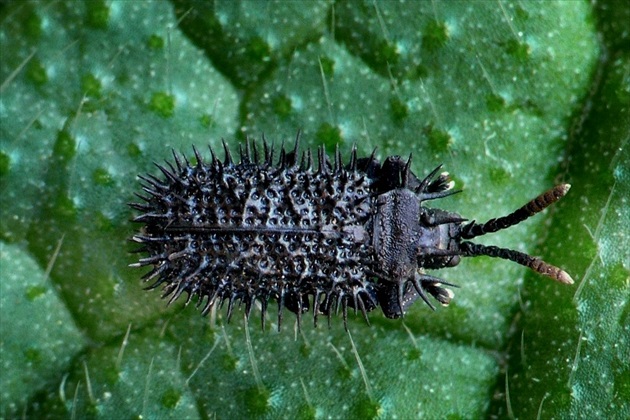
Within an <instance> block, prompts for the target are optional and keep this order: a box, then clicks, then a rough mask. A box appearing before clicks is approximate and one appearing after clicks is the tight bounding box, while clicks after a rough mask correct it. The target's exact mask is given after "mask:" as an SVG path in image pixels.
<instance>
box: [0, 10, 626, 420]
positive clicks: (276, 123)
mask: <svg viewBox="0 0 630 420" xmlns="http://www.w3.org/2000/svg"><path fill="white" fill-rule="evenodd" d="M0 10H1V11H0V13H1V16H2V20H1V24H0V41H1V54H2V61H1V63H0V83H1V86H0V89H1V94H2V97H1V102H0V189H1V194H2V204H1V205H2V216H1V220H0V233H1V236H0V238H1V239H2V241H3V242H4V244H3V248H2V266H1V279H0V285H1V286H2V289H1V291H2V296H0V302H1V303H2V305H1V306H0V315H2V318H1V319H0V321H1V323H2V325H1V328H0V332H1V337H0V343H1V347H0V349H1V352H2V353H1V355H2V365H3V368H4V369H3V373H2V376H1V384H2V402H1V403H0V404H1V407H0V416H3V417H13V416H16V415H22V414H24V415H25V416H26V417H33V418H41V417H86V416H89V417H101V418H130V417H139V416H142V417H151V418H154V417H164V418H197V417H199V418H208V417H218V418H241V417H255V418H276V417H286V418H295V417H302V418H314V417H335V418H338V417H345V418H373V417H387V418H389V417H393V416H398V417H399V418H410V417H431V418H444V417H450V418H479V417H495V416H496V417H506V416H507V417H520V418H531V417H535V416H537V415H541V416H542V417H556V418H575V417H589V418H593V417H609V418H624V417H628V414H629V411H630V408H629V406H628V402H627V401H630V371H629V368H628V363H627V360H629V359H630V354H629V352H628V348H630V343H629V342H630V330H629V327H628V326H629V325H630V318H629V317H630V315H629V314H630V311H629V309H628V308H629V307H630V305H629V304H628V298H629V297H630V296H629V295H630V280H629V272H630V257H629V254H628V251H627V250H628V249H629V248H630V247H629V246H628V243H629V240H628V237H629V236H630V235H629V232H628V228H627V226H628V225H629V223H630V216H629V214H630V213H629V210H628V208H630V206H628V203H627V200H628V197H630V174H629V173H628V168H629V167H630V157H629V155H628V154H629V152H628V138H629V133H630V122H629V120H630V118H629V117H628V115H630V112H629V109H628V108H629V102H630V88H629V86H630V82H629V79H628V74H630V57H629V56H628V53H627V51H628V43H629V38H628V34H627V31H624V29H623V28H624V24H623V22H627V19H626V18H628V17H630V12H629V8H628V6H627V5H624V4H622V2H611V3H596V4H594V5H591V4H588V3H586V2H543V3H530V2H513V3H512V2H498V3H490V2H439V1H438V2H435V1H434V2H405V3H398V2H392V1H384V2H380V1H379V2H374V1H366V2H345V1H337V2H334V3H333V2H329V1H321V2H264V3H263V2H243V1H231V2H230V1H214V2H205V1H195V0H173V1H172V2H171V3H168V2H149V1H145V2H127V1H90V2H81V3H79V2H68V1H57V2H25V1H20V2H14V3H9V4H8V5H6V6H4V8H3V9H0ZM626 26H627V25H626ZM598 36H599V37H600V38H601V39H602V40H603V44H601V45H600V44H599V43H598V42H597V39H598ZM298 129H301V131H302V143H303V147H314V146H316V145H319V144H324V145H325V146H326V147H327V148H328V150H329V151H332V150H333V147H334V145H335V144H339V145H340V148H341V150H342V152H343V153H344V155H345V154H347V152H348V151H349V150H350V148H351V147H352V144H353V143H356V144H357V145H358V148H359V150H360V152H361V153H362V154H369V153H371V152H372V150H373V148H374V147H378V152H377V154H378V156H379V157H380V158H383V157H385V156H387V155H390V154H401V155H405V156H406V155H408V154H409V153H412V154H413V170H414V171H415V172H416V173H417V174H419V175H422V174H425V173H427V172H429V171H430V170H431V169H433V168H434V167H435V166H437V165H438V164H440V163H443V164H444V167H445V169H446V170H448V171H450V172H451V174H452V176H453V177H454V179H455V180H456V183H457V187H458V188H462V189H464V192H463V193H462V194H459V195H457V196H454V197H451V198H448V199H444V200H439V202H438V201H436V202H434V203H433V204H434V205H435V206H440V207H442V206H443V207H445V208H447V209H450V210H454V211H457V212H459V213H461V214H462V215H463V216H464V217H467V218H470V219H477V220H480V221H481V220H487V219H489V218H492V217H496V216H499V215H503V214H506V213H508V212H509V211H511V210H513V209H515V208H517V207H518V206H520V205H522V204H523V203H524V202H526V201H527V200H528V199H530V198H532V197H534V196H535V195H536V194H538V193H540V192H542V191H544V190H545V189H547V188H548V187H550V186H551V185H553V183H554V182H557V181H558V180H562V181H568V182H571V183H572V184H573V188H572V190H571V191H570V193H569V195H568V196H567V197H566V198H565V199H563V200H562V202H561V203H559V204H558V205H556V206H554V207H555V209H554V212H553V213H552V212H547V213H546V214H543V215H539V216H537V217H536V218H535V219H533V220H531V221H528V222H526V223H524V224H522V225H520V226H518V227H515V228H513V229H510V230H509V231H505V232H502V233H500V234H496V235H494V237H491V238H490V237H489V238H488V239H487V242H488V243H493V244H496V245H500V246H507V247H512V248H517V249H519V250H523V251H527V252H530V253H533V254H537V255H542V256H543V257H544V258H545V259H546V260H548V261H549V262H551V263H554V264H557V265H559V266H562V267H563V268H566V269H567V271H568V272H570V273H571V274H572V275H573V276H574V278H575V279H576V285H575V286H573V287H567V286H563V285H559V284H554V283H552V282H550V281H548V280H547V279H544V278H541V277H540V276H538V275H536V274H533V273H528V272H526V270H525V269H522V268H521V267H519V266H516V265H515V264H512V263H509V262H505V261H497V260H491V259H489V258H476V259H468V260H465V261H463V262H462V263H461V264H460V265H459V266H458V267H456V268H453V269H448V270H442V271H440V272H436V273H433V274H435V275H438V276H441V277H443V278H445V279H446V280H448V281H450V282H455V283H457V284H459V285H461V288H460V289H457V290H456V296H455V299H454V301H453V303H452V304H451V305H450V306H449V307H448V308H438V310H437V311H436V312H431V311H430V310H429V309H428V308H427V307H426V306H424V305H422V304H420V303H418V304H416V305H415V306H414V307H413V308H412V310H411V311H410V312H409V313H408V314H407V315H406V317H405V318H404V320H387V319H385V318H384V317H383V315H382V314H379V313H378V312H379V311H374V312H372V313H371V314H370V321H371V324H372V325H371V326H368V325H366V324H365V322H364V321H363V320H362V319H361V317H360V316H354V315H353V314H351V315H350V320H349V332H346V331H345V330H344V329H343V325H342V321H341V319H340V318H341V317H340V316H339V317H333V319H332V322H331V326H330V328H329V327H327V326H326V325H325V322H322V323H320V324H324V325H319V326H318V327H317V328H312V327H311V325H309V324H310V322H309V321H310V319H305V322H304V325H303V328H302V331H299V332H298V331H297V330H295V328H294V325H292V322H293V321H292V319H291V317H290V316H289V315H288V314H287V315H286V316H285V322H284V324H283V329H282V330H281V331H280V332H276V331H275V328H276V324H275V311H274V310H273V309H272V310H270V311H269V312H270V313H269V315H268V316H269V319H268V320H267V325H268V328H267V329H268V330H267V331H264V332H262V331H261V329H260V327H259V324H258V322H257V318H259V311H258V310H257V309H255V310H254V315H253V319H252V320H250V322H249V326H246V324H245V323H244V322H243V320H241V319H240V315H241V314H242V313H241V312H240V311H238V310H237V311H236V312H235V313H236V315H235V316H234V319H233V320H232V322H231V323H229V324H227V323H226V322H225V316H224V311H221V310H219V311H217V312H216V313H213V314H212V315H211V317H210V318H209V319H208V318H201V317H200V316H199V314H198V313H197V311H195V309H194V308H193V307H192V305H191V307H187V308H184V307H183V305H182V304H180V303H176V304H174V305H172V307H171V308H170V309H167V308H166V307H165V304H164V302H162V301H161V300H160V299H159V292H153V293H146V292H143V291H142V285H141V282H140V280H139V277H140V276H141V275H142V274H143V273H142V272H141V270H137V269H130V268H128V267H127V264H129V263H130V262H133V261H134V259H135V258H136V256H135V255H130V254H129V251H131V250H132V249H133V246H130V245H128V244H127V238H128V237H130V236H131V235H132V233H133V232H134V231H135V230H136V229H137V226H134V225H133V224H132V223H130V222H129V219H130V218H131V217H133V212H132V211H131V210H130V209H129V208H128V207H127V206H126V205H125V203H127V202H129V201H134V196H133V193H134V192H139V191H140V189H139V187H138V185H137V181H136V176H137V174H139V173H146V172H151V173H156V170H155V168H154V167H152V161H162V160H163V159H168V157H169V156H170V149H171V148H174V149H175V150H177V151H182V152H185V153H187V154H191V145H193V144H194V145H196V146H199V147H200V148H201V146H203V145H205V144H208V143H209V144H211V145H212V146H213V147H215V148H217V147H219V145H220V140H221V138H222V137H224V138H225V139H226V140H227V141H228V143H230V144H231V145H232V146H233V147H235V146H237V144H238V142H239V141H242V140H243V139H244V138H245V137H246V136H251V137H252V138H259V137H260V136H261V134H263V133H264V134H265V135H266V137H268V138H269V139H270V140H273V141H275V143H276V147H278V145H279V143H280V142H282V141H285V142H289V143H291V142H292V141H293V138H294V136H295V133H296V132H297V130H298ZM204 153H205V152H204ZM205 154H206V156H207V155H208V154H207V153H205ZM552 216H553V217H552ZM48 272H49V273H50V274H49V276H48ZM29 290H36V291H37V290H41V291H42V292H41V294H40V295H41V296H40V295H38V297H37V298H36V299H35V301H32V302H31V301H30V300H29V298H28V297H29V296H30V294H29V292H28V291H29ZM44 315H46V317H44ZM24 325H31V326H32V328H31V329H30V330H29V329H25V328H24ZM24 330H26V333H24ZM37 331H46V334H36V332H37ZM30 334H32V336H31V335H30ZM60 340H62V341H64V342H68V343H71V344H68V345H67V346H63V347H60V346H59V345H58V343H59V342H60ZM25 343H31V344H25ZM29 346H30V347H29ZM32 349H35V350H36V351H30V350H32ZM29 355H31V356H33V355H37V357H36V358H38V360H37V361H35V362H33V360H31V359H32V358H31V359H29ZM33 357H35V356H33ZM24 364H26V367H25V368H23V369H22V368H21V366H22V365H24ZM16 366H18V367H16ZM35 378H39V380H35Z"/></svg>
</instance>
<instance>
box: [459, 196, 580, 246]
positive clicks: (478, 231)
mask: <svg viewBox="0 0 630 420" xmlns="http://www.w3.org/2000/svg"><path fill="white" fill-rule="evenodd" d="M569 188H571V185H570V184H560V185H556V186H555V187H553V188H552V189H550V190H548V191H546V192H544V193H542V194H540V195H539V196H538V197H536V198H534V199H533V200H531V201H529V202H528V203H527V204H525V205H524V206H523V207H521V208H520V209H518V210H516V211H514V212H512V213H510V214H508V215H507V216H503V217H499V218H497V219H490V220H488V221H487V222H486V223H481V224H478V223H475V222H474V221H473V222H471V223H469V224H468V225H466V226H463V227H462V230H461V234H460V237H461V238H462V239H472V238H475V237H477V236H481V235H485V234H486V233H492V232H496V231H499V230H502V229H506V228H509V227H510V226H514V225H517V224H519V223H521V222H522V221H523V220H525V219H527V218H529V217H531V216H533V215H535V214H536V213H540V212H541V211H543V210H544V209H546V208H547V207H549V206H550V205H552V204H553V203H555V202H556V201H558V200H560V199H561V198H562V197H564V196H565V195H566V193H567V192H568V191H569Z"/></svg>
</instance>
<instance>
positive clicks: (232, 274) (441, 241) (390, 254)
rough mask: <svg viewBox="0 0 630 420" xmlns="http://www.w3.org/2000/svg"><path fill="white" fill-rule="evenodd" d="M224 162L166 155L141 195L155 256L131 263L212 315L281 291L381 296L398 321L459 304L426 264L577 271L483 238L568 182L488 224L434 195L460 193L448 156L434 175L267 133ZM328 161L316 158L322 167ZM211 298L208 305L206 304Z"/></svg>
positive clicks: (345, 303) (366, 304) (566, 279)
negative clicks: (490, 262) (414, 308)
mask: <svg viewBox="0 0 630 420" xmlns="http://www.w3.org/2000/svg"><path fill="white" fill-rule="evenodd" d="M224 148H225V159H224V160H223V161H221V160H219V159H217V158H216V156H215V153H214V151H213V150H212V149H210V153H211V160H210V161H209V162H208V163H205V162H204V161H203V159H202V157H201V155H200V154H199V152H198V151H197V149H194V148H193V149H194V153H195V157H196V160H197V162H196V164H194V165H191V164H190V163H189V162H188V160H187V159H186V158H185V157H184V160H183V161H182V158H181V157H179V156H178V155H177V154H176V153H175V152H173V156H174V160H175V166H173V165H171V164H170V163H168V162H167V167H165V166H162V165H159V164H156V165H157V167H158V168H159V169H160V171H161V172H162V173H163V175H164V177H163V178H162V179H160V178H157V177H154V176H152V175H148V176H141V179H142V180H143V181H144V184H143V190H144V191H145V192H146V193H147V194H148V196H141V195H140V196H139V197H140V198H141V199H142V200H143V201H144V202H145V203H142V204H137V203H132V204H130V205H131V206H132V207H133V208H135V209H137V210H139V211H140V212H141V214H140V215H139V216H137V217H136V218H135V219H134V221H136V222H142V223H144V226H143V228H142V230H141V233H140V234H137V235H134V236H133V238H132V240H133V241H135V242H138V243H140V244H142V245H143V246H142V248H140V249H139V250H138V252H146V253H148V257H146V258H141V259H140V260H139V262H137V263H135V264H131V265H132V266H134V267H141V266H149V265H150V266H153V269H152V270H151V271H150V272H149V273H147V274H146V275H145V276H144V279H145V280H146V281H148V280H154V283H153V284H152V285H151V286H150V287H149V289H153V288H156V287H158V286H159V285H162V284H163V285H164V287H163V290H164V294H163V297H167V296H170V301H169V303H170V302H173V301H174V300H176V299H177V298H178V297H179V296H180V295H181V294H182V293H186V294H187V301H186V303H188V302H190V301H191V299H192V298H193V297H196V298H197V306H200V305H202V304H203V305H204V307H203V311H202V313H203V314H206V313H208V312H209V311H210V310H211V309H212V307H214V306H215V305H216V304H218V305H219V306H222V305H223V304H224V303H225V302H227V306H228V309H227V316H228V320H229V318H230V316H231V315H232V312H233V308H234V306H235V304H238V305H241V304H244V306H245V311H246V314H247V316H248V317H249V313H250V311H251V309H252V306H253V304H254V302H255V301H259V302H260V305H261V309H262V311H261V312H262V314H261V319H262V323H263V328H264V323H265V313H266V311H267V304H268V302H269V300H275V301H277V302H278V328H280V325H281V323H282V313H283V309H284V308H287V309H288V310H290V311H292V312H294V313H296V314H297V317H298V323H300V321H301V316H302V314H303V313H305V312H306V311H308V310H309V309H311V310H312V312H313V317H314V322H315V324H317V317H318V315H320V314H323V315H325V316H327V317H328V320H329V322H330V317H331V315H332V314H333V313H334V312H336V311H337V310H339V309H341V311H342V313H343V320H344V324H345V323H346V321H347V311H348V308H352V309H354V310H355V312H356V310H357V309H358V310H360V311H361V313H362V314H363V316H364V317H365V319H366V320H367V312H369V311H371V310H373V309H374V308H376V307H377V306H380V307H381V309H382V311H383V313H384V314H385V316H387V317H388V318H399V317H401V316H402V315H403V314H404V313H405V311H406V310H407V308H409V306H410V305H411V304H413V303H414V302H415V301H416V300H417V299H418V298H421V299H422V300H423V301H424V302H426V303H427V305H429V306H430V307H431V308H433V304H432V303H431V301H430V300H429V297H428V296H429V295H430V296H433V298H435V299H436V300H437V301H438V302H440V303H441V304H443V305H448V304H449V302H450V300H451V298H452V293H451V291H450V290H448V289H446V288H444V287H443V286H444V285H446V286H455V285H454V284H451V283H448V282H446V281H444V280H441V279H439V278H437V277H434V276H432V275H429V274H427V273H426V272H425V270H434V269H440V268H445V267H453V266H455V265H457V264H458V263H459V262H460V258H461V257H474V256H480V255H486V256H490V257H499V258H504V259H507V260H510V261H514V262H516V263H518V264H521V265H524V266H526V267H529V268H530V269H532V270H534V271H536V272H538V273H541V274H543V275H545V276H547V277H550V278H552V279H554V280H557V281H559V282H561V283H567V284H571V283H573V280H572V279H571V277H570V276H569V275H568V274H567V273H566V272H565V271H563V270H561V269H559V268H557V267H554V266H552V265H550V264H548V263H546V262H544V261H542V260H540V259H538V258H535V257H532V256H530V255H527V254H524V253H521V252H518V251H514V250H510V249H505V248H498V247H495V246H486V245H480V244H475V243H473V242H470V241H469V240H470V239H473V238H475V237H478V236H481V235H484V234H486V233H491V232H496V231H498V230H501V229H505V228H508V227H510V226H513V225H515V224H518V223H520V222H522V221H523V220H525V219H527V218H528V217H530V216H532V215H534V214H536V213H538V212H540V211H542V210H543V209H545V208H546V207H548V206H549V205H551V204H552V203H554V202H556V201H557V200H558V199H560V198H561V197H563V196H564V195H565V194H566V193H567V191H568V190H569V187H570V186H569V185H568V184H560V185H558V186H556V187H554V188H552V189H551V190H549V191H547V192H545V193H544V194H541V195H539V196H538V197H536V198H535V199H533V200H531V201H530V202H528V203H527V204H525V205H524V206H523V207H521V208H520V209H518V210H516V211H515V212H513V213H511V214H509V215H507V216H504V217H500V218H498V219H491V220H489V221H488V222H486V223H476V222H475V221H472V222H467V221H466V219H464V218H462V217H461V216H460V215H459V214H456V213H452V212H447V211H444V210H440V209H437V208H431V207H428V206H427V203H428V202H429V201H431V200H435V199H439V198H442V197H446V196H448V195H451V194H454V193H455V192H456V191H452V186H453V183H452V182H451V181H450V180H449V178H448V174H446V173H441V174H438V172H439V170H440V167H437V168H436V169H435V170H433V171H432V172H431V173H430V174H429V175H427V176H426V177H425V178H424V179H422V180H420V179H418V178H417V177H416V176H415V175H414V174H413V172H411V170H410V166H411V158H410V159H409V160H403V159H402V158H400V157H399V156H390V157H388V158H387V159H385V161H384V162H383V163H382V164H381V163H380V162H379V161H378V160H376V159H375V157H374V153H373V154H372V156H370V157H368V158H360V159H359V158H358V157H357V153H356V149H353V150H352V152H351V154H350V160H349V162H348V163H347V164H346V165H344V164H343V163H342V158H341V155H340V153H339V150H338V149H337V150H336V152H335V157H334V162H332V163H331V162H330V160H329V158H328V157H327V155H326V154H325V152H324V149H323V148H319V149H318V150H317V161H318V162H317V165H315V164H314V162H313V157H312V155H311V152H310V150H307V151H306V152H303V153H302V154H301V155H300V154H299V150H298V148H299V134H298V138H297V139H296V143H295V147H294V148H293V150H290V151H287V150H286V149H285V148H284V147H282V148H281V150H280V156H279V157H278V159H277V163H275V164H274V157H273V149H272V148H270V147H269V145H268V143H267V142H266V140H264V139H263V156H262V160H261V157H260V156H259V151H258V149H257V147H256V144H255V143H254V144H250V143H249V142H247V144H246V146H245V148H244V149H243V148H242V147H241V150H240V152H241V153H240V155H241V156H240V162H239V163H235V162H234V160H233V159H232V157H231V155H230V151H229V149H228V147H227V146H226V145H225V142H224ZM315 166H316V168H315ZM204 302H205V303H204Z"/></svg>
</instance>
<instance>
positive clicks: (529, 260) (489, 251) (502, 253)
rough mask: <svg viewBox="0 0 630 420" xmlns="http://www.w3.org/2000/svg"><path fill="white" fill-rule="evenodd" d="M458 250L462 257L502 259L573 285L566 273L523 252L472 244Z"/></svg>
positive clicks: (466, 244) (464, 245) (463, 245)
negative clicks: (482, 256)
mask: <svg viewBox="0 0 630 420" xmlns="http://www.w3.org/2000/svg"><path fill="white" fill-rule="evenodd" d="M460 250H461V251H462V254H461V255H463V256H466V257H477V256H480V255H486V256H488V257H495V258H503V259H504V260H509V261H513V262H515V263H517V264H520V265H524V266H525V267H527V268H530V269H532V270H534V271H535V272H537V273H540V274H542V275H544V276H547V277H549V278H551V279H553V280H556V281H559V282H560V283H564V284H573V279H572V278H571V276H570V275H569V273H567V272H566V271H564V270H562V269H560V268H558V267H556V266H554V265H551V264H549V263H546V262H544V261H543V260H541V259H540V258H536V257H532V256H531V255H527V254H525V253H523V252H519V251H515V250H513V249H507V248H499V247H498V246H487V245H480V244H474V243H472V242H462V243H461V245H460Z"/></svg>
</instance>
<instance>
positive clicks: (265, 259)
mask: <svg viewBox="0 0 630 420" xmlns="http://www.w3.org/2000/svg"><path fill="white" fill-rule="evenodd" d="M226 153H227V154H228V155H227V157H226V160H225V161H224V162H221V161H219V160H217V159H216V158H214V157H213V159H212V161H211V162H209V163H208V164H205V163H203V162H202V161H201V158H200V157H199V155H198V154H197V160H198V163H197V164H196V165H190V164H189V163H188V161H187V160H185V162H184V163H182V162H181V160H180V159H179V158H178V157H177V156H175V159H176V165H175V166H171V168H170V169H167V168H164V167H160V169H161V170H162V172H163V173H164V175H165V178H166V179H165V180H158V179H156V178H153V177H144V178H143V179H144V180H145V185H144V191H145V192H147V193H148V194H149V196H148V197H145V198H144V199H145V200H146V202H147V203H146V204H142V205H135V207H136V208H140V210H141V211H142V212H143V214H141V215H140V216H138V217H137V218H136V219H135V220H136V221H140V222H144V223H146V225H145V226H144V228H143V230H142V234H141V235H136V236H134V238H133V239H134V240H135V241H137V242H140V243H142V244H144V248H143V250H144V251H146V252H148V254H149V256H148V257H147V258H143V259H141V260H140V262H139V263H138V264H136V265H153V267H154V268H153V270H152V271H151V272H150V273H148V274H147V275H146V276H145V278H146V279H147V280H150V279H154V281H155V282H154V284H153V285H152V286H151V288H154V287H157V286H158V285H161V284H163V285H164V296H171V301H173V300H175V299H176V298H177V297H178V296H180V295H181V294H182V293H186V294H187V295H188V300H190V299H191V298H192V297H195V296H196V297H197V298H198V303H199V304H201V302H202V301H203V300H204V299H205V307H204V312H207V311H209V310H210V309H211V308H212V306H213V305H215V304H216V303H217V302H218V303H223V302H224V301H228V304H229V306H228V308H229V309H228V313H231V309H232V305H233V304H234V303H239V302H243V303H244V304H245V306H246V310H247V311H249V309H250V308H251V305H252V303H253V302H254V301H255V300H258V301H260V302H261V303H262V305H263V307H266V304H267V301H268V300H269V299H270V298H272V299H275V300H277V301H278V302H279V303H280V305H281V308H283V307H287V308H288V309H290V310H291V311H293V312H296V313H302V312H304V311H306V310H308V309H309V307H310V306H311V304H312V305H313V306H317V308H315V309H314V312H315V313H316V312H318V311H319V312H323V313H325V314H326V315H330V313H331V312H332V311H334V309H336V308H337V306H339V307H341V308H343V309H344V310H345V309H346V307H347V306H350V307H354V308H357V306H358V307H359V308H361V307H362V308H364V309H365V310H371V309H373V308H374V307H375V303H374V302H373V297H372V296H373V292H372V291H371V288H370V286H369V285H368V284H367V282H366V278H367V276H366V273H365V270H366V269H370V268H371V267H372V266H373V258H372V254H373V253H372V252H371V250H370V243H369V238H368V236H367V233H366V232H367V231H366V229H368V225H369V223H370V221H371V217H372V212H373V209H374V204H373V202H374V197H373V192H372V191H371V189H372V186H373V184H374V179H373V178H371V177H369V176H368V174H367V172H366V171H365V170H364V169H365V168H359V167H358V164H357V159H356V155H355V152H353V154H352V158H351V162H350V163H349V164H348V165H347V166H346V167H344V166H343V165H342V163H341V161H340V159H339V158H338V160H337V161H336V162H335V164H334V165H331V164H330V163H329V162H328V159H327V158H326V156H325V155H324V154H323V153H320V155H319V164H318V168H313V165H312V163H311V159H310V156H309V155H304V156H303V160H302V162H301V164H298V163H297V161H296V159H295V156H296V153H295V152H291V153H286V152H285V151H284V150H283V151H282V155H281V159H280V162H279V163H278V165H273V163H272V161H271V160H272V156H271V152H266V153H265V155H266V156H265V159H264V160H263V162H261V163H259V162H258V159H257V158H256V156H251V154H252V153H251V152H250V151H249V150H247V151H244V152H243V153H242V156H241V162H240V163H234V162H232V159H231V158H230V157H229V152H227V151H226ZM337 156H339V155H337ZM363 166H365V164H364V165H363ZM309 298H310V299H309ZM359 301H360V302H359ZM263 317H264V314H263Z"/></svg>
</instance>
